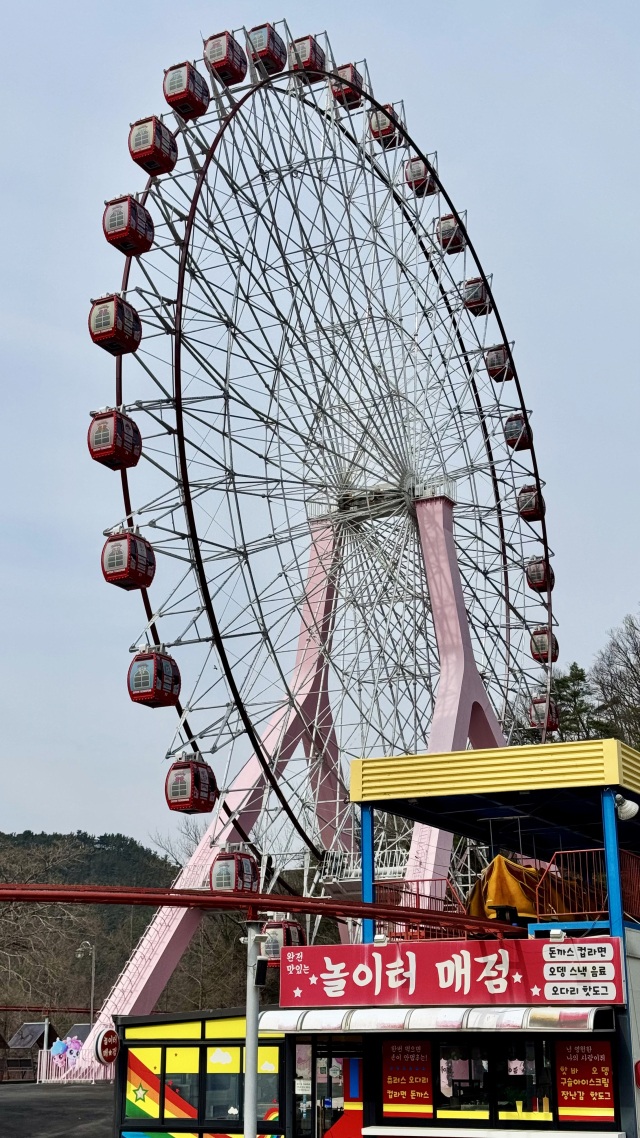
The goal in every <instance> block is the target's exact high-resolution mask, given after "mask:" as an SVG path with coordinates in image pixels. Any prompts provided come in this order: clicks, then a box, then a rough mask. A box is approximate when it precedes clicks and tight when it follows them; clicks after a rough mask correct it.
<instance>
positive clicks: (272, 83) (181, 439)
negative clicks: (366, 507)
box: [116, 71, 552, 857]
mask: <svg viewBox="0 0 640 1138" xmlns="http://www.w3.org/2000/svg"><path fill="white" fill-rule="evenodd" d="M314 74H315V75H317V76H318V77H319V78H321V79H329V80H331V79H334V80H335V81H336V82H340V76H339V75H337V74H336V73H335V72H333V71H322V72H315V73H314ZM292 78H293V79H296V80H299V79H300V76H299V73H297V72H295V71H285V72H282V73H280V74H279V75H277V76H269V77H268V78H266V79H263V80H261V81H260V82H258V83H256V84H254V85H252V86H251V88H250V89H249V90H247V91H246V92H245V94H244V95H243V96H242V97H241V98H240V99H239V100H238V101H237V102H236V103H235V104H234V106H233V107H231V109H230V111H229V112H228V114H227V115H226V116H225V117H224V119H223V121H222V123H221V125H220V127H219V129H218V131H217V132H216V135H215V137H214V138H213V140H212V142H211V143H210V145H209V147H208V150H207V153H206V156H205V158H204V160H203V163H202V165H201V167H200V169H199V171H198V175H197V179H196V184H195V187H194V190H193V193H192V196H191V205H190V209H189V214H188V217H187V219H186V223H185V231H184V237H183V240H182V242H181V252H180V262H179V271H178V279H177V292H176V299H175V321H174V335H175V341H174V353H173V357H174V395H173V403H174V408H175V413H176V441H177V445H178V457H179V468H180V475H181V481H182V490H183V495H184V508H185V516H186V521H187V528H188V535H189V541H190V545H191V549H192V556H193V568H194V570H195V573H196V578H197V581H198V586H199V589H200V592H201V597H202V601H203V607H204V610H205V611H206V614H207V619H208V622H209V626H210V629H211V634H212V639H213V642H214V645H215V648H216V651H217V653H218V656H219V659H220V662H221V665H222V667H223V671H224V673H225V677H226V680H227V683H228V685H229V689H230V693H231V695H232V697H233V700H234V703H235V705H236V708H237V711H238V714H239V715H240V718H241V720H242V722H243V725H244V727H245V731H246V734H247V737H248V739H249V742H250V743H251V746H252V747H253V749H254V753H255V754H256V757H257V758H258V761H259V762H260V765H261V767H262V770H263V773H264V774H265V777H266V778H267V781H268V782H269V784H270V786H271V788H272V789H273V790H274V792H275V793H276V797H277V798H278V800H279V802H280V804H281V806H282V808H283V809H284V811H285V813H286V814H287V816H288V818H289V820H290V821H291V822H292V824H293V825H294V828H295V829H296V831H297V832H298V834H299V835H300V836H301V837H302V838H303V840H304V842H305V844H306V845H307V846H308V848H309V849H310V850H311V851H312V852H313V853H314V854H315V855H316V856H317V857H320V856H321V854H320V851H319V850H318V849H317V847H316V846H315V844H314V843H313V841H312V839H311V838H309V836H308V835H307V834H306V832H305V831H304V830H303V828H302V826H301V825H300V822H299V820H298V818H297V817H296V815H295V812H294V811H293V810H292V808H291V807H290V805H289V803H288V802H287V800H286V798H285V796H284V795H283V794H282V791H281V790H280V787H279V786H278V784H277V781H276V779H275V777H274V774H273V772H272V769H271V767H270V765H269V761H268V756H266V755H265V752H264V748H263V745H262V742H261V740H260V738H259V735H258V733H257V731H256V729H255V728H254V726H253V721H252V719H251V716H250V715H249V712H248V710H247V707H246V704H245V701H244V700H243V698H242V695H241V693H240V691H239V689H238V686H237V684H236V681H235V676H234V673H233V668H232V667H231V664H230V662H229V658H228V655H227V652H226V648H225V644H224V640H223V637H222V635H221V633H220V629H219V625H218V621H217V618H216V614H215V610H214V606H213V600H212V597H211V592H210V589H209V584H208V581H207V578H206V572H205V569H204V563H203V560H202V555H201V545H200V539H199V536H198V530H197V524H196V519H195V513H194V508H193V499H192V495H191V484H190V478H189V468H188V462H187V455H186V438H185V431H184V417H183V403H182V346H183V298H184V288H185V277H186V268H187V259H188V255H189V245H190V240H191V235H192V231H193V225H194V221H195V217H196V212H197V208H198V203H199V201H200V198H201V194H202V190H203V187H204V185H205V182H206V176H207V172H208V169H209V167H210V165H211V162H212V160H213V158H214V155H215V153H216V150H217V148H218V146H219V145H220V142H221V141H222V139H223V137H224V135H225V132H226V131H227V129H228V128H229V126H230V124H231V123H232V122H233V120H234V119H235V118H236V116H237V115H238V113H239V111H240V110H241V109H242V107H243V106H244V105H245V104H246V103H247V102H248V101H249V100H251V99H252V98H253V97H254V96H255V95H256V94H257V93H258V92H260V91H262V90H264V89H267V88H272V89H277V84H278V83H279V82H281V81H282V80H283V79H292ZM362 95H363V97H364V98H365V99H366V100H367V101H368V103H369V104H370V107H371V108H375V109H377V110H378V111H382V112H383V113H384V110H385V107H384V105H383V104H381V103H380V102H379V101H378V100H377V99H375V97H374V96H373V95H371V94H370V93H369V92H367V91H365V90H363V91H362ZM305 102H307V104H308V101H307V100H305ZM313 109H314V110H315V111H316V112H317V113H319V114H325V112H322V110H321V109H320V108H319V107H317V106H314V107H313ZM396 128H397V130H398V132H399V133H400V134H401V135H402V137H403V139H404V141H405V143H406V144H408V145H409V146H410V147H411V148H412V149H413V152H414V154H415V155H416V156H417V157H419V158H421V159H422V161H423V162H424V163H425V166H426V168H427V170H428V172H429V174H430V176H431V177H433V178H434V180H435V182H436V184H437V186H438V189H439V191H440V193H441V194H442V196H443V198H444V200H445V201H446V202H447V204H448V206H449V208H450V210H451V213H452V215H453V217H454V218H455V220H456V223H457V225H458V226H459V228H460V230H461V232H462V233H463V235H464V237H465V240H466V244H467V247H468V249H469V251H470V253H471V256H472V257H473V260H474V262H475V265H476V266H477V269H478V272H479V275H480V277H481V279H482V281H483V284H484V285H485V288H486V289H487V293H488V295H489V297H490V299H491V303H492V305H493V313H494V314H495V317H496V322H497V324H498V328H499V330H500V333H501V334H502V337H503V344H504V347H505V349H506V351H507V353H508V358H509V362H510V365H511V370H512V372H513V378H514V381H515V388H516V391H517V394H518V401H519V403H520V408H521V411H522V414H523V416H524V420H525V423H526V424H527V425H528V423H529V416H528V411H527V408H526V405H525V403H524V396H523V392H522V388H521V385H520V380H519V377H518V374H517V369H516V366H515V361H514V359H513V354H512V351H511V346H510V344H509V342H508V340H507V337H506V331H505V328H504V324H503V321H502V318H501V316H500V313H499V310H498V308H497V305H496V304H495V301H494V298H493V290H492V288H491V284H490V281H489V279H488V277H487V275H486V273H485V272H484V269H483V268H482V264H481V262H480V260H479V258H478V256H477V254H476V251H475V247H474V246H473V243H472V241H471V240H470V238H469V235H468V231H467V227H466V223H465V222H464V220H463V218H462V216H461V215H460V213H459V212H458V210H457V209H456V207H455V205H454V203H453V201H452V200H451V198H450V197H449V195H448V193H447V191H446V190H445V188H444V186H443V184H442V182H441V179H440V177H439V175H438V171H437V169H436V168H435V167H434V166H433V164H432V163H431V162H430V161H429V159H428V157H427V155H426V154H424V153H423V152H422V150H421V149H420V148H419V147H418V146H417V145H416V143H415V142H414V140H413V139H412V138H411V136H410V134H409V132H408V131H407V129H406V127H405V125H404V124H403V123H402V122H401V121H400V120H399V119H397V120H396ZM342 129H343V130H344V128H343V127H342ZM366 157H367V158H369V160H370V161H371V164H372V165H373V159H372V158H371V156H369V155H366ZM378 173H379V171H378ZM167 180H170V179H167ZM156 183H157V179H156V178H155V177H149V179H148V182H147V185H146V187H145V190H144V194H143V196H142V199H141V201H142V204H144V202H145V201H146V199H147V197H148V194H149V192H150V190H151V188H152V187H153V185H154V184H156ZM388 188H389V189H390V190H391V192H392V193H393V194H394V197H395V198H396V201H397V200H399V195H398V194H397V190H396V189H395V187H394V186H393V185H392V184H390V183H389V184H388ZM400 202H401V204H402V205H403V206H405V205H406V203H405V202H404V201H403V200H402V199H400ZM419 240H420V239H419ZM420 245H421V248H422V251H423V253H424V254H425V255H427V256H428V252H427V250H426V249H425V248H424V246H423V244H422V241H421V240H420ZM133 259H134V258H133V257H131V256H128V257H127V258H126V262H125V268H124V272H123V282H122V289H123V291H125V290H126V289H127V285H128V280H129V274H130V269H131V264H132V261H133ZM136 259H137V258H136ZM456 331H457V335H458V337H460V335H461V332H460V328H459V326H457V328H456ZM465 360H466V364H467V367H468V366H469V363H468V359H467V350H466V349H465ZM470 382H471V387H472V390H473V391H474V397H475V402H476V407H477V410H478V415H479V421H480V423H481V426H482V430H483V435H484V443H485V448H486V450H487V454H488V455H489V463H490V467H491V471H492V481H493V483H494V496H495V498H496V505H497V513H498V517H499V528H500V531H501V532H500V544H501V552H502V558H503V573H504V579H505V586H506V598H505V599H506V601H507V606H508V605H509V602H508V587H509V586H508V569H507V563H506V541H505V535H504V529H503V525H502V514H501V506H500V500H499V497H498V494H497V486H496V473H495V468H494V460H493V457H492V452H491V440H490V438H489V436H488V432H487V430H486V424H485V422H484V416H483V408H482V404H481V400H480V397H479V393H478V391H477V388H476V384H475V377H474V376H473V375H470ZM116 400H117V404H118V405H121V404H122V402H123V400H122V357H118V359H117V360H116ZM529 453H530V455H531V465H532V468H533V469H532V474H533V478H534V479H535V485H536V490H537V492H538V494H539V495H541V493H542V485H541V480H540V475H539V469H538V463H537V458H536V454H535V448H534V445H533V439H532V440H531V447H530V452H529ZM122 489H123V497H124V505H125V514H126V521H127V525H129V526H130V527H132V526H133V516H132V510H131V500H130V494H129V487H128V478H127V471H126V470H123V471H122ZM541 521H542V534H541V537H540V535H538V534H537V533H536V537H539V538H540V540H541V541H542V544H543V549H544V560H545V563H546V565H547V566H548V565H549V548H548V540H547V530H546V524H545V519H544V516H543V517H542V519H541ZM142 596H143V604H144V607H145V612H146V615H147V619H148V621H149V629H150V631H151V633H152V635H153V636H154V639H155V640H156V642H158V643H159V637H158V633H157V630H156V629H155V625H154V624H152V618H153V610H152V607H151V604H150V601H149V598H148V594H147V590H146V589H143V590H142ZM547 614H548V630H549V637H551V630H552V608H551V593H550V591H549V592H548V593H547ZM509 635H510V630H509V622H507V629H506V638H507V639H508V637H509ZM546 671H547V703H548V700H549V691H550V676H551V662H550V661H549V665H548V667H547V669H546ZM179 715H180V717H181V724H182V726H183V727H184V728H185V734H186V735H187V736H188V737H190V739H191V745H192V747H193V749H194V750H195V751H197V750H199V748H198V745H197V742H196V741H195V737H194V736H193V735H192V733H191V731H190V729H189V726H188V723H187V721H186V717H185V716H184V714H183V712H182V709H181V708H180V709H179ZM545 722H546V719H545ZM545 735H546V726H545V728H544V729H543V738H542V741H543V742H544V741H545Z"/></svg>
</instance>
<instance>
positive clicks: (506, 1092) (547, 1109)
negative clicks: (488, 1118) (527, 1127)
mask: <svg viewBox="0 0 640 1138" xmlns="http://www.w3.org/2000/svg"><path fill="white" fill-rule="evenodd" d="M549 1053H550V1048H549V1045H548V1043H547V1042H546V1041H545V1040H541V1041H540V1042H539V1043H536V1041H535V1040H525V1039H514V1040H513V1041H510V1042H507V1041H506V1040H505V1041H502V1040H500V1041H499V1043H498V1047H497V1051H496V1093H497V1101H498V1119H499V1120H500V1121H501V1122H553V1113H552V1109H551V1060H550V1054H549Z"/></svg>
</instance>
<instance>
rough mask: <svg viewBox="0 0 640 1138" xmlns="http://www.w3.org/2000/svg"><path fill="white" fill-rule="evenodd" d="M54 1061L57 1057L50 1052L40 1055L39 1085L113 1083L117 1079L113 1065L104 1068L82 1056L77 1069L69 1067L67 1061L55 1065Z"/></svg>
mask: <svg viewBox="0 0 640 1138" xmlns="http://www.w3.org/2000/svg"><path fill="white" fill-rule="evenodd" d="M63 1058H64V1057H63ZM54 1059H55V1056H54V1055H52V1054H51V1052H50V1051H41V1052H40V1053H39V1055H38V1076H37V1077H38V1082H39V1083H101V1082H105V1081H106V1082H111V1083H112V1082H113V1080H114V1078H115V1066H114V1064H113V1063H110V1064H109V1066H108V1067H104V1066H103V1065H102V1063H98V1062H96V1060H95V1059H83V1058H82V1056H80V1058H79V1060H78V1062H77V1063H76V1065H75V1067H68V1066H67V1064H66V1061H65V1062H63V1063H55V1062H54Z"/></svg>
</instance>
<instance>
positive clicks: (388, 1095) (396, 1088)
mask: <svg viewBox="0 0 640 1138" xmlns="http://www.w3.org/2000/svg"><path fill="white" fill-rule="evenodd" d="M432 1091H433V1087H432V1082H431V1047H430V1044H429V1043H424V1042H420V1043H415V1042H413V1043H412V1042H411V1041H410V1040H407V1041H405V1040H399V1041H398V1042H395V1041H394V1040H392V1039H387V1040H385V1041H384V1043H383V1044H382V1113H383V1115H384V1116H385V1117H387V1118H390V1117H393V1118H416V1117H418V1118H432V1117H433V1093H432Z"/></svg>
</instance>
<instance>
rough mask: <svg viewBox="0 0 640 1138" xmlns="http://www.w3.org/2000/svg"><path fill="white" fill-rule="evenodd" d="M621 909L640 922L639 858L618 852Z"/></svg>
mask: <svg viewBox="0 0 640 1138" xmlns="http://www.w3.org/2000/svg"><path fill="white" fill-rule="evenodd" d="M620 881H621V884H622V908H623V909H624V912H625V914H626V915H627V916H629V917H633V919H634V920H636V921H640V857H638V856H637V854H632V853H629V852H628V850H620Z"/></svg>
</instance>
